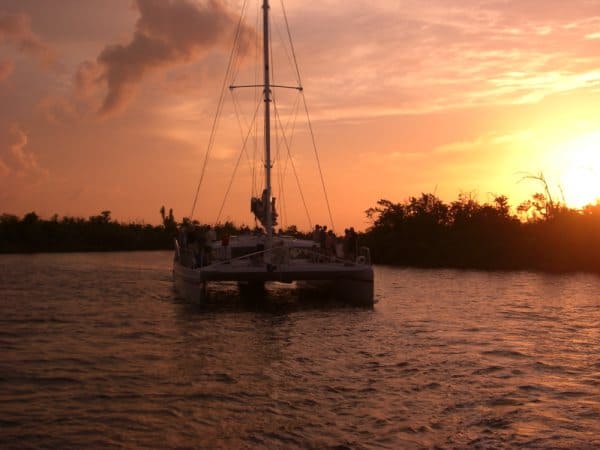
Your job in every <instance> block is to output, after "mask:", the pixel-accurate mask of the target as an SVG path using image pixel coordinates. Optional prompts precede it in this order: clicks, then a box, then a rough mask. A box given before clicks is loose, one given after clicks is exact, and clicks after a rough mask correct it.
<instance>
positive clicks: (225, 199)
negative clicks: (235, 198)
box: [215, 102, 261, 223]
mask: <svg viewBox="0 0 600 450" xmlns="http://www.w3.org/2000/svg"><path fill="white" fill-rule="evenodd" d="M260 104H261V102H258V104H257V105H256V109H255V110H254V116H253V118H252V123H254V121H255V120H256V116H257V114H258V110H259V109H260ZM251 132H252V127H250V130H248V134H247V135H246V139H245V140H244V144H243V145H242V150H241V151H240V154H239V156H238V158H237V161H236V163H235V167H234V168H233V173H232V174H231V179H230V180H229V185H228V186H227V191H225V197H224V198H223V202H222V203H221V208H220V209H219V214H218V215H217V220H216V221H215V223H219V219H220V218H221V213H222V212H223V208H224V207H225V202H227V197H229V192H230V191H231V186H233V180H234V179H235V174H236V172H237V169H238V167H239V165H240V161H241V160H242V155H243V154H244V151H245V149H246V144H247V143H248V138H249V137H250V133H251Z"/></svg>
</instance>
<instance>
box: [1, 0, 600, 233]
mask: <svg viewBox="0 0 600 450" xmlns="http://www.w3.org/2000/svg"><path fill="white" fill-rule="evenodd" d="M272 3H273V10H274V11H273V13H274V21H275V23H274V30H275V31H276V33H280V32H281V31H280V30H281V28H280V25H281V23H280V22H279V24H278V23H277V22H276V20H277V19H276V18H277V17H278V16H277V12H276V9H278V6H279V1H274V0H273V1H272ZM313 3H315V4H313ZM316 3H318V4H316ZM307 4H308V3H307V2H305V1H299V0H294V1H287V2H286V6H287V12H288V16H289V19H290V26H291V29H292V35H293V37H294V45H295V48H296V53H297V56H298V60H299V63H300V67H301V71H302V75H303V85H304V88H305V95H306V99H307V102H308V105H309V109H310V114H311V118H312V120H313V128H314V131H315V134H316V141H317V145H318V148H319V156H320V161H321V165H322V168H323V172H324V177H325V182H326V184H327V187H328V194H329V199H330V201H331V207H332V212H333V216H334V221H335V225H336V228H337V229H338V230H339V229H343V228H344V227H346V226H349V225H353V226H355V227H357V228H364V227H365V226H366V225H367V222H366V219H365V216H364V210H365V209H367V208H368V207H370V206H374V205H375V203H376V201H377V200H378V199H379V198H388V199H390V200H393V201H402V200H404V199H406V198H407V197H408V196H410V195H418V194H419V193H420V192H436V193H437V194H438V195H439V196H440V197H441V198H442V199H444V200H447V201H449V200H453V199H455V198H456V197H457V195H458V194H459V193H460V192H471V193H475V194H476V195H477V196H478V199H479V200H480V201H488V200H490V198H491V197H490V196H491V195H492V194H506V195H508V196H509V199H510V201H511V203H512V204H513V205H516V204H518V203H519V202H520V201H522V200H523V199H524V198H525V197H528V196H529V195H530V194H532V193H533V192H535V191H537V190H539V186H536V185H535V184H534V183H531V182H526V181H523V182H519V180H520V179H521V178H522V177H523V173H526V172H530V173H538V172H539V171H543V172H544V173H545V174H546V177H547V178H548V180H549V181H550V183H551V185H552V186H553V188H556V189H557V192H558V191H559V188H558V186H559V185H560V186H561V187H562V190H563V192H564V194H565V198H566V199H567V201H568V202H570V203H571V205H572V206H580V205H581V204H582V203H586V202H592V201H594V199H595V198H596V197H600V181H599V180H600V177H599V176H598V175H599V172H600V107H599V106H598V105H600V53H599V52H598V49H599V48H600V2H597V1H589V0H573V1H570V2H565V1H563V0H521V1H516V0H514V1H508V0H504V1H503V0H461V1H447V0H432V1H428V2H423V1H419V0H409V1H391V0H390V1H383V0H382V1H378V2H366V1H359V0H344V1H341V0H326V1H321V2H310V8H309V7H308V6H307ZM240 5H241V2H240V1H218V0H213V1H211V2H206V1H205V2H201V1H192V0H135V1H132V2H130V1H125V0H86V1H80V0H56V1H52V2H43V1H39V0H0V99H2V101H1V102H0V212H7V213H13V214H18V215H22V214H24V213H25V212H28V211H31V210H35V211H36V212H37V213H38V214H40V215H42V216H45V217H49V216H50V215H51V214H53V213H58V214H59V215H61V216H62V215H77V216H89V215H92V214H97V213H99V212H100V211H102V210H105V209H109V210H111V211H112V214H113V217H114V218H116V219H118V220H123V221H130V220H134V221H145V222H148V223H157V222H158V221H159V214H158V210H159V208H160V206H161V205H165V206H166V207H167V208H169V207H172V208H173V209H174V211H175V215H176V217H177V218H178V219H180V218H181V217H182V216H184V215H188V214H189V212H190V208H191V204H192V201H193V196H194V192H195V189H196V184H197V181H198V177H199V174H200V170H201V166H202V161H203V157H204V153H205V151H206V145H207V141H208V133H209V130H210V124H211V119H212V115H213V112H214V110H215V108H216V104H217V100H218V94H219V89H220V84H221V83H222V79H223V74H224V71H225V67H226V64H227V57H228V54H229V45H230V41H231V35H232V33H233V30H234V27H235V23H236V21H237V14H238V12H239V7H240ZM249 8H250V10H251V11H253V10H255V9H256V6H251V7H249ZM253 25H254V22H252V20H250V21H249V23H248V24H247V26H246V28H244V39H245V42H247V43H252V42H253V39H254V34H253V30H252V28H253ZM249 46H250V47H251V45H250V44H249ZM244 68H246V69H245V70H246V71H248V70H249V69H247V66H243V68H242V70H244ZM242 107H243V108H246V109H247V105H244V104H243V105H242ZM229 108H230V109H227V108H226V109H225V111H224V112H225V114H224V116H225V117H224V118H223V120H224V121H223V124H224V125H222V127H221V134H220V135H221V137H218V139H217V141H216V143H215V149H214V158H212V159H211V160H210V161H209V165H208V175H207V178H206V180H205V183H204V184H203V187H202V190H201V192H200V200H199V207H198V208H197V213H196V215H195V218H198V219H200V220H202V221H205V222H213V221H214V220H215V219H216V217H217V213H218V210H219V206H220V205H221V203H222V200H223V195H224V191H225V188H226V186H227V183H228V180H229V176H230V174H231V172H232V170H233V167H234V165H235V161H236V160H237V157H238V154H239V153H238V151H239V147H240V145H241V144H240V142H241V138H240V130H239V128H238V124H237V121H236V120H235V117H234V116H233V114H232V109H231V107H229ZM282 108H283V107H282ZM250 109H251V108H250ZM282 111H283V109H282ZM229 119H233V120H229ZM245 120H248V119H245ZM226 123H230V124H229V125H227V124H226ZM294 139H295V140H294V144H293V160H294V162H295V164H296V168H297V170H298V173H299V175H300V182H301V184H302V186H303V191H304V194H305V197H306V200H307V203H308V207H309V209H310V211H311V221H312V224H314V223H326V222H327V221H328V218H327V214H326V208H325V202H324V200H323V195H322V192H321V190H320V180H319V175H318V171H317V170H316V164H315V160H314V155H313V154H312V149H311V148H310V145H308V144H309V142H310V141H309V140H308V135H307V133H306V129H305V128H304V129H303V128H300V127H299V128H298V131H297V134H296V137H295V138H294ZM303 147H305V148H303ZM278 163H279V164H280V165H284V164H286V163H285V160H284V159H283V158H282V159H280V160H278ZM277 170H281V167H275V168H274V171H277ZM288 170H289V168H288ZM290 173H291V172H290ZM286 180H287V181H286V186H288V187H289V190H288V191H289V193H287V194H286V197H285V198H284V200H285V201H284V205H283V206H284V208H285V213H284V214H283V213H282V220H283V222H284V223H283V224H284V225H287V224H291V223H296V224H298V225H299V227H300V228H307V227H308V220H307V218H306V215H305V214H304V208H303V206H302V205H301V201H300V198H299V195H298V193H297V189H296V187H295V186H296V185H295V180H294V179H293V177H291V176H289V174H288V177H287V178H286ZM250 185H251V172H250V170H249V169H248V165H247V164H244V163H243V164H242V165H241V166H240V171H239V177H238V178H236V182H235V183H234V185H233V187H232V192H231V195H230V197H229V200H230V201H229V202H227V204H226V206H225V207H224V209H223V212H222V214H221V219H222V220H225V219H232V220H234V221H236V222H237V223H246V224H253V223H254V222H253V219H252V217H251V213H250V211H249V196H250V191H249V190H250ZM275 194H276V195H278V196H279V194H278V192H277V190H276V192H275Z"/></svg>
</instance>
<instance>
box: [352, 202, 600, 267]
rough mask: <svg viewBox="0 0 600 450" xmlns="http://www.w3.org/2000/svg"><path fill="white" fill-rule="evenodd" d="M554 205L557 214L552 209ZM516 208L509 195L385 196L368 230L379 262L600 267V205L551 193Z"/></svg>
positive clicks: (371, 213)
mask: <svg viewBox="0 0 600 450" xmlns="http://www.w3.org/2000/svg"><path fill="white" fill-rule="evenodd" d="M549 205H552V210H551V211H552V214H549V213H547V211H549V210H550V209H549V208H548V206H549ZM518 211H519V213H520V214H522V215H523V217H524V218H527V220H524V221H521V220H519V219H518V218H517V217H516V216H514V215H511V214H510V209H509V206H508V199H507V198H506V197H504V196H499V197H497V198H495V200H494V202H493V203H491V204H488V203H486V204H480V203H478V202H477V201H475V200H474V199H472V198H470V197H469V196H465V195H461V196H459V198H458V200H456V201H454V202H452V203H450V204H447V203H444V202H442V201H441V200H440V199H439V198H437V197H436V196H435V195H433V194H422V195H421V196H420V197H412V198H410V199H409V200H408V201H406V202H404V203H393V202H391V201H389V200H380V201H379V202H378V204H377V206H376V207H374V208H370V209H368V210H367V211H366V213H367V216H368V217H369V218H370V219H371V220H372V222H373V224H372V226H371V227H370V228H369V229H368V230H367V232H366V233H365V234H364V235H363V236H362V237H361V238H362V243H363V244H364V245H367V246H369V247H370V248H371V253H372V254H373V259H374V261H375V262H377V263H384V264H398V265H405V266H417V267H453V268H478V269H531V270H544V271H559V272H563V271H590V272H600V206H588V207H586V208H584V209H583V210H572V209H568V208H565V207H562V206H560V205H559V204H556V203H552V201H551V200H548V199H547V197H545V195H544V194H535V195H534V196H533V201H530V202H525V203H523V204H522V205H520V207H519V210H518Z"/></svg>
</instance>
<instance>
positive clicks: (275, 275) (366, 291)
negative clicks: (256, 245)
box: [173, 262, 374, 305]
mask: <svg viewBox="0 0 600 450" xmlns="http://www.w3.org/2000/svg"><path fill="white" fill-rule="evenodd" d="M173 279H174V281H175V287H176V289H177V291H178V292H179V294H180V295H181V296H183V297H184V298H186V299H188V300H189V301H193V302H202V301H203V300H204V299H205V298H206V295H207V293H208V290H209V285H210V284H212V283H214V282H227V281H236V282H238V283H249V284H254V285H260V284H261V283H267V282H273V281H274V282H281V283H292V282H298V284H299V285H301V286H302V287H303V288H310V289H316V290H319V291H322V292H327V293H331V294H332V295H333V296H334V297H335V298H336V299H337V300H339V301H343V302H347V303H350V304H355V305H373V302H374V286H373V284H374V283H373V268H372V267H371V266H368V265H352V266H344V265H341V264H339V265H334V264H331V265H319V264H314V265H313V267H310V266H308V267H302V268H298V267H292V266H286V267H280V268H274V269H273V270H267V268H266V267H264V266H260V267H235V266H228V265H219V266H216V267H211V266H208V267H203V268H196V269H191V268H189V267H185V266H183V265H181V264H179V263H177V262H175V263H174V264H173Z"/></svg>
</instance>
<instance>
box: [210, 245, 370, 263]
mask: <svg viewBox="0 0 600 450" xmlns="http://www.w3.org/2000/svg"><path fill="white" fill-rule="evenodd" d="M229 255H230V253H229ZM298 261H306V262H309V263H312V264H324V263H338V264H345V265H354V264H367V265H370V264H371V253H370V250H369V248H368V247H361V248H360V249H359V254H358V256H357V257H356V259H355V260H350V259H347V258H343V257H339V256H337V255H331V254H326V253H323V251H322V250H321V249H319V248H307V247H287V246H280V245H276V246H273V247H271V248H269V249H262V250H257V251H255V252H251V253H246V254H244V255H241V256H237V257H225V258H218V259H216V260H213V261H212V262H211V264H210V265H211V266H212V267H215V266H222V265H234V266H235V265H237V264H239V263H242V262H246V263H248V264H249V265H251V266H261V265H262V264H264V263H267V264H272V265H274V266H288V265H293V264H295V263H297V262H298Z"/></svg>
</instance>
